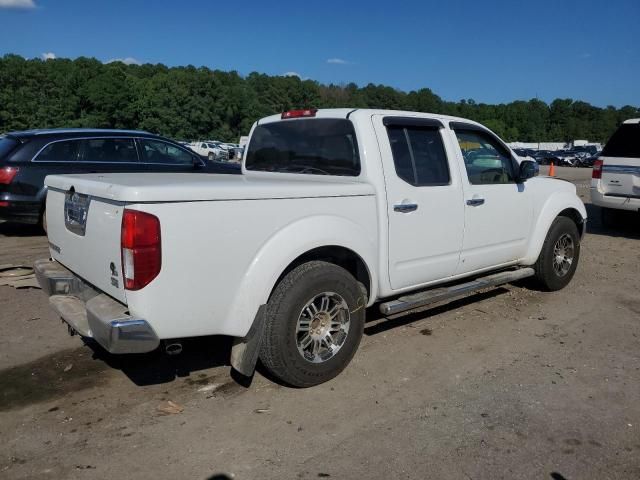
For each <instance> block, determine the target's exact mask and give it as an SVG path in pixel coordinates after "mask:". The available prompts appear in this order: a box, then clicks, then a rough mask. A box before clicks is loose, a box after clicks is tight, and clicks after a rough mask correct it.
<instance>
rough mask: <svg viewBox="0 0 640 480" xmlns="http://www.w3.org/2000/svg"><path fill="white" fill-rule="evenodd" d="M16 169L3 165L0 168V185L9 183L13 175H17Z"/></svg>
mask: <svg viewBox="0 0 640 480" xmlns="http://www.w3.org/2000/svg"><path fill="white" fill-rule="evenodd" d="M17 173H18V169H17V168H16V167H4V168H0V185H9V184H10V183H11V182H13V179H14V177H15V176H16V175H17Z"/></svg>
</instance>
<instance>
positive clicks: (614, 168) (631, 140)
mask: <svg viewBox="0 0 640 480" xmlns="http://www.w3.org/2000/svg"><path fill="white" fill-rule="evenodd" d="M591 202H592V203H593V204H594V205H598V206H600V207H602V208H601V211H602V220H603V223H605V224H610V223H612V222H611V220H612V219H613V217H614V216H615V211H616V210H627V211H635V212H639V211H640V118H632V119H629V120H626V121H625V122H624V123H623V124H622V125H620V127H619V128H618V130H616V132H615V133H614V134H613V136H612V137H611V138H610V139H609V141H608V142H607V144H606V145H605V147H604V149H603V150H602V153H601V154H600V157H599V158H598V159H597V160H596V161H595V162H594V164H593V173H592V175H591Z"/></svg>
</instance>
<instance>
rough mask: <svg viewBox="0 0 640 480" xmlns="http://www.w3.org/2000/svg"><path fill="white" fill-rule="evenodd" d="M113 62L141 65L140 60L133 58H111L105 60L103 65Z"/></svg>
mask: <svg viewBox="0 0 640 480" xmlns="http://www.w3.org/2000/svg"><path fill="white" fill-rule="evenodd" d="M113 62H122V63H124V64H125V65H142V62H141V61H140V60H138V59H137V58H133V57H125V58H112V59H111V60H107V61H106V62H105V63H113Z"/></svg>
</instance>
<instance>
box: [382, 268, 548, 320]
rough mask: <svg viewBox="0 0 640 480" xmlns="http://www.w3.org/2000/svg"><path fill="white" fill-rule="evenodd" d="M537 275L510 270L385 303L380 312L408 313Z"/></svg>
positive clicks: (528, 269) (390, 313) (530, 271)
mask: <svg viewBox="0 0 640 480" xmlns="http://www.w3.org/2000/svg"><path fill="white" fill-rule="evenodd" d="M534 274H535V271H534V270H533V268H519V269H518V270H510V271H508V272H500V273H494V274H493V275H487V276H486V277H480V278H476V279H475V280H473V281H471V282H467V283H460V284H458V285H453V286H451V287H446V288H434V289H433V290H427V291H424V292H419V293H414V294H412V295H406V296H404V297H400V298H397V299H395V300H391V301H389V302H384V303H381V304H380V312H382V314H383V315H395V314H397V313H402V312H406V311H407V310H413V309H416V308H420V307H424V306H425V305H429V304H431V303H436V302H442V301H444V300H451V299H453V298H456V297H461V296H463V295H466V294H467V293H471V292H475V291H476V290H481V289H483V288H487V287H497V286H498V285H503V284H505V283H511V282H515V281H517V280H522V279H523V278H527V277H531V276H533V275H534Z"/></svg>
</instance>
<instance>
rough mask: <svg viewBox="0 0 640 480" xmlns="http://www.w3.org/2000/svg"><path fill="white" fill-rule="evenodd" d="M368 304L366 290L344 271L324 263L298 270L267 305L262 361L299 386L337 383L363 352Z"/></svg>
mask: <svg viewBox="0 0 640 480" xmlns="http://www.w3.org/2000/svg"><path fill="white" fill-rule="evenodd" d="M366 304H367V300H366V293H365V291H364V287H363V286H362V284H360V283H358V282H357V280H356V279H355V278H354V277H353V276H352V275H351V274H350V273H349V272H347V271H346V270H345V269H344V268H342V267H339V266H337V265H334V264H331V263H327V262H322V261H312V262H308V263H305V264H302V265H300V266H298V267H296V268H294V269H293V270H292V271H291V272H289V273H288V274H287V275H286V276H285V277H284V278H283V279H282V281H281V282H280V283H279V284H278V285H277V286H276V288H275V290H274V292H273V294H272V295H271V298H270V299H269V302H268V303H267V308H266V318H265V328H264V336H263V339H262V344H261V347H260V360H261V361H262V363H263V364H264V366H265V367H266V368H267V369H268V370H269V372H270V373H271V374H273V375H274V376H275V377H277V378H278V379H279V380H281V381H283V382H285V383H287V384H289V385H292V386H295V387H311V386H313V385H318V384H320V383H323V382H326V381H328V380H330V379H332V378H333V377H335V376H336V375H338V374H339V373H340V372H341V371H342V370H343V369H344V368H345V367H346V366H347V365H348V364H349V362H350V361H351V359H352V358H353V355H354V354H355V352H356V350H357V349H358V345H359V344H360V339H361V338H362V332H363V329H364V320H365V306H366Z"/></svg>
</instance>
